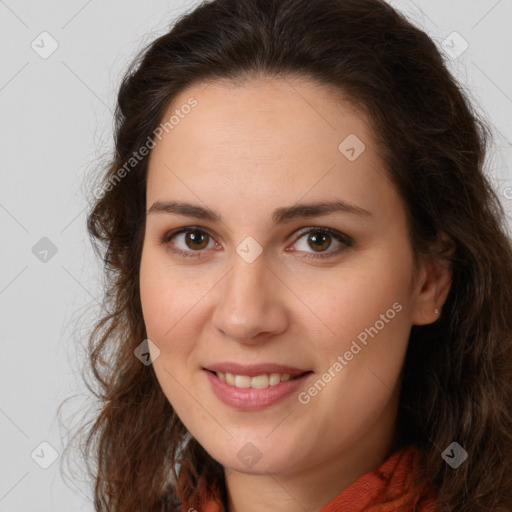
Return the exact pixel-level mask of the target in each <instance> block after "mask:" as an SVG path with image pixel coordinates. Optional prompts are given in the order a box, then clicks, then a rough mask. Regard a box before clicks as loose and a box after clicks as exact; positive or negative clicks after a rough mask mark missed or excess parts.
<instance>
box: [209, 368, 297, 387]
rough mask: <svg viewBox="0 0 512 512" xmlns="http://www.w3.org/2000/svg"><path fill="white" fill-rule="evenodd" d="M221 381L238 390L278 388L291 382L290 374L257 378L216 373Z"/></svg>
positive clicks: (274, 374) (275, 374) (273, 374)
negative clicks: (281, 383) (285, 382)
mask: <svg viewBox="0 0 512 512" xmlns="http://www.w3.org/2000/svg"><path fill="white" fill-rule="evenodd" d="M216 373H217V377H219V379H220V380H222V381H224V382H227V383H228V384H230V385H231V386H235V387H237V388H255V389H263V388H268V387H269V386H277V385H278V384H279V383H280V382H284V381H287V380H290V378H291V375H290V374H289V373H271V374H270V375H267V374H262V375H257V376H256V377H249V376H248V375H234V374H232V373H222V372H216Z"/></svg>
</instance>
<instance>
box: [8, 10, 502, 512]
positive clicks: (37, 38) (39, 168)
mask: <svg viewBox="0 0 512 512" xmlns="http://www.w3.org/2000/svg"><path fill="white" fill-rule="evenodd" d="M197 3H198V2H197V1H189V2H178V1H171V0H159V1H157V0H145V1H144V2H142V1H140V2H135V1H134V0H130V1H126V0H124V1H121V0H106V1H101V2H100V1H99V0H89V1H87V0H68V1H67V2H64V1H63V0H61V1H56V0H52V1H45V2H41V1H39V2H37V1H35V0H24V1H21V0H5V1H1V0H0V39H1V45H2V46H1V48H2V52H1V66H0V112H1V115H0V147H1V156H2V163H1V167H0V173H1V182H0V183H1V187H0V236H1V247H2V251H1V265H0V312H1V323H0V330H1V336H0V343H1V357H0V375H1V385H0V434H1V435H0V461H1V465H0V512H28V511H31V512H50V511H62V512H64V511H65V512H69V511H92V510H93V506H92V502H91V496H92V494H91V492H90V489H89V487H88V486H87V484H86V482H85V481H83V479H82V478H81V476H80V474H79V473H77V474H74V475H71V476H68V475H67V474H66V475H64V477H63V475H62V474H61V466H60V463H61V460H62V457H61V454H62V449H63V445H64V443H65V442H66V440H67V436H68V428H69V426H70V425H72V424H73V421H75V420H76V419H75V420H74V419H73V418H74V416H73V414H76V413H78V419H79V418H80V414H82V413H83V411H85V410H86V409H85V408H86V407H88V406H89V405H90V404H91V401H90V400H88V399H87V392H86V390H85V387H84V385H83V384H82V382H81V380H80V376H79V373H78V371H79V369H80V368H81V367H82V366H83V358H84V352H83V349H82V347H83V346H84V345H85V343H86V334H87V330H88V329H89V328H90V327H91V326H92V323H93V321H94V319H95V318H96V317H97V316H98V315H99V313H100V303H101V300H102V298H101V292H102V285H101V272H100V266H99V264H98V262H97V261H96V259H95V257H94V254H93V252H92V248H91V246H90V244H89V241H88V239H87V237H86V231H85V208H86V205H87V203H86V200H85V196H84V190H85V186H84V177H85V176H90V175H91V172H92V171H93V170H94V169H96V168H97V166H98V164H99V163H101V157H102V156H104V155H105V154H106V153H108V151H109V150H110V149H111V144H112V112H113V108H114V106H115V96H116V89H117V87H118V85H119V82H120V78H121V76H122V73H123V71H124V70H125V69H126V67H127V65H128V63H129V62H130V61H131V59H132V57H134V56H135V54H136V52H137V51H138V50H139V49H141V48H142V47H143V46H144V45H145V44H146V43H147V42H149V41H150V40H152V39H153V38H155V37H156V36H157V35H160V34H162V33H164V32H165V31H166V30H167V27H168V24H169V23H170V22H171V21H172V20H174V19H175V17H176V16H177V15H178V14H180V13H181V12H183V11H186V10H189V9H191V8H193V6H195V5H197ZM391 3H392V5H394V6H395V7H397V8H399V9H400V10H402V11H404V12H405V13H407V14H408V16H409V17H410V18H411V19H412V20H413V21H414V22H415V23H416V24H417V25H419V26H421V27H422V28H423V29H424V30H426V31H427V32H428V33H429V34H430V36H431V37H432V38H433V39H434V40H435V41H436V42H437V43H438V44H439V45H440V47H443V48H445V50H444V51H445V52H446V53H447V58H449V59H450V66H451V70H452V71H453V73H454V74H455V75H456V76H457V78H458V79H459V80H460V81H461V82H462V83H463V84H464V86H465V87H466V88H467V89H468V90H469V91H470V94H471V97H472V98H473V101H474V104H475V105H476V107H477V109H478V111H479V112H482V113H483V115H484V116H485V117H486V118H487V119H488V121H489V122H490V124H491V126H492V128H493V130H494V135H495V142H494V147H493V148H492V152H491V153H490V154H489V158H488V170H489V171H488V172H489V174H490V175H491V177H492V179H493V181H494V183H495V186H496V188H497V189H498V191H499V194H500V197H501V199H502V201H503V204H504V206H505V208H506V210H507V212H509V214H510V210H511V208H512V173H511V161H512V122H511V121H512V66H511V57H510V53H508V51H509V49H510V48H512V31H511V30H510V26H511V22H512V0H498V1H497V0H469V1H468V0H449V1H447V0H425V1H421V2H420V0H415V1H412V0H393V1H392V2H391ZM454 31H455V32H457V33H458V35H457V34H456V35H453V32H454ZM42 32H47V33H48V34H50V35H40V34H41V33H42ZM443 41H445V42H444V43H443ZM464 41H466V42H467V45H468V47H467V49H466V50H465V51H463V53H461V51H462V50H463V49H464V48H465V43H464ZM56 44H58V47H57V49H56V50H55V51H54V53H52V54H51V55H47V53H49V52H50V50H51V49H52V45H54V46H55V45H56ZM450 53H451V56H450ZM43 57H46V58H43ZM454 192H455V191H454ZM509 219H510V217H509ZM509 224H511V222H510V220H509ZM43 238H44V240H41V239H43ZM47 239H48V240H47ZM55 250H56V252H55ZM44 251H47V252H46V253H45V252H44ZM73 395H76V398H75V399H73V400H72V401H71V402H70V403H69V404H68V405H67V406H66V407H65V409H64V411H63V412H62V413H61V418H63V420H64V425H63V424H62V423H61V422H60V421H59V419H58V416H57V407H58V406H59V404H60V403H61V402H62V401H63V400H64V399H65V398H66V397H69V396H73ZM41 443H49V445H50V446H49V445H47V444H43V445H41ZM53 450H54V451H55V452H54V451H53ZM55 455H57V458H56V460H55V462H53V463H52V464H50V463H51V462H52V457H54V456H55ZM48 465H49V466H48ZM42 466H48V467H47V468H46V469H44V467H42Z"/></svg>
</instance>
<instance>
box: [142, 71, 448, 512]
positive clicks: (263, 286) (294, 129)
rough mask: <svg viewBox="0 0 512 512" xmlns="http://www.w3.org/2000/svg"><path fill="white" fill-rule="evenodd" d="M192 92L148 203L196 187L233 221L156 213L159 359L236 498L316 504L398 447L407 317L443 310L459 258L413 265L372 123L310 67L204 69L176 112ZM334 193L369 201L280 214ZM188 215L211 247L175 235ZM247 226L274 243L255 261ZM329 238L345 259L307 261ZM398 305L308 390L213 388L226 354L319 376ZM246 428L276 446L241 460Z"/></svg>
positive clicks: (262, 506)
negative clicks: (278, 218)
mask: <svg viewBox="0 0 512 512" xmlns="http://www.w3.org/2000/svg"><path fill="white" fill-rule="evenodd" d="M191 96H193V97H194V98H196V99H197V102H198V104H197V106H196V107H195V108H194V109H193V110H192V111H191V113H190V114H188V115H187V116H185V117H184V118H183V119H182V120H180V123H179V125H177V126H175V127H174V128H173V129H172V130H170V131H169V133H164V135H163V137H162V140H161V141H160V142H158V144H157V146H156V147H155V148H154V149H153V150H152V152H151V155H150V161H149V170H148V182H147V208H148V210H149V208H150V207H151V205H153V203H155V201H171V200H172V201H184V202H189V203H192V204H195V205H198V206H206V207H208V208H210V209H212V210H214V211H215V212H217V213H218V214H219V215H221V216H222V218H223V219H224V222H214V221H210V220H203V219H197V218H191V217H185V216H181V215H175V214H169V213H161V212H160V213H150V214H148V215H147V217H146V231H145V238H144V245H143V252H142V260H141V267H140V293H141V300H142V307H143V314H144V321H145V325H146V328H147V335H148V338H149V339H150V340H151V341H152V342H153V343H154V344H155V345H156V346H157V347H158V348H159V350H160V354H159V356H158V357H156V358H155V359H154V363H153V365H154V370H155V373H156V375H157V378H158V381H159V383H160V385H161V387H162V390H163V392H164V393H165V395H166V396H167V398H168V399H169V401H170V403H171V404H172V406H173V407H174V409H175V411H176V412H177V414H178V415H179V417H180V419H181V420H182V422H183V423H184V424H185V426H186V427H187V428H188V430H189V431H190V432H191V434H192V435H193V436H194V437H195V438H196V439H197V440H198V442H199V443H200V444H201V445H202V446H203V447H204V448H205V449H206V450H207V451H208V452H209V453H210V455H211V456H212V457H213V458H214V459H216V460H217V461H219V462H220V463H221V464H222V465H223V466H224V468H225V476H226V485H227V490H228V496H229V502H228V507H229V511H230V512H236V511H238V512H242V511H243V512H253V511H254V512H255V511H261V510H281V511H284V512H295V511H301V512H303V511H304V510H307V511H315V510H319V509H320V508H321V507H322V506H324V505H325V504H326V503H328V502H329V501H330V500H331V499H333V498H334V497H335V496H336V495H338V494H339V493H340V492H341V491H342V490H343V489H344V488H345V487H347V486H348V485H349V484H350V483H351V482H353V481H355V480H356V479H357V478H359V477H360V476H361V475H363V474H364V473H366V472H368V471H370V470H371V469H373V468H375V467H377V466H378V465H379V464H380V463H382V462H383V461H384V460H385V459H386V458H387V457H388V456H389V455H390V454H391V453H392V451H393V448H394V447H395V442H396V441H397V432H396V428H395V419H396V413H397V405H398V391H399V379H400V373H401V369H402V365H403V360H404V357H405V351H406V348H407V344H408V338H409V332H410V328H411V326H412V325H413V324H417V325H421V324H427V323H431V322H434V321H435V320H436V319H437V316H436V314H435V312H434V310H435V308H439V310H441V308H442V304H443V303H444V301H445V299H446V296H447V294H448V291H449V287H450V274H449V270H448V269H447V267H446V266H445V265H444V264H443V263H442V262H440V261H438V260H435V259H433V258H431V257H426V256H424V257H421V258H420V260H419V267H418V269H417V272H415V269H414V266H413V251H412V247H411V245H410V241H409V238H408V235H407V217H406V208H405V205H404V204H403V201H402V199H401V197H400V196H399V195H398V193H397V191H396V190H395V188H394V187H393V185H392V184H391V182H390V180H389V176H388V173H387V171H386V169H385V166H384V163H383V161H382V160H381V159H380V157H379V154H378V152H377V146H376V139H375V137H374V135H373V133H372V132H371V130H370V128H369V123H368V122H367V119H365V117H364V116H363V115H362V114H361V113H360V112H358V110H357V109H355V108H354V107H353V106H351V104H350V103H349V102H347V101H340V97H339V95H336V94H335V93H334V91H333V90H331V89H329V88H328V87H327V86H321V85H319V84H317V83H315V82H312V81H310V80H308V79H305V78H297V77H296V78H294V79H292V78H287V79H282V78H281V79H278V78H266V79H265V78H259V79H256V78H254V79H251V80H250V81H248V82H246V83H243V84H240V83H238V84H236V85H234V84H230V83H228V82H225V81H224V82H223V81H219V82H211V83H208V84H207V86H206V87H205V84H196V85H194V86H193V87H190V88H189V89H187V90H185V91H183V92H182V93H181V94H180V95H179V96H178V97H176V98H175V100H174V102H173V103H172V105H171V106H170V108H169V112H168V114H169V115H167V114H166V116H165V119H167V118H168V117H169V116H170V114H171V113H172V111H173V110H174V109H176V108H180V106H181V105H184V104H185V103H186V102H187V100H188V99H189V98H190V97H191ZM349 134H356V135H357V137H358V138H359V139H360V140H361V141H363V142H364V144H365V150H364V151H363V152H362V153H361V154H360V155H359V156H358V158H357V159H355V160H354V161H349V160H348V159H347V158H346V156H345V155H344V154H342V153H341V152H340V151H339V149H338V146H339V144H340V143H341V142H342V141H343V140H344V139H345V138H346V137H347V136H348V135H349ZM335 199H337V200H343V201H345V202H348V203H351V204H353V205H357V206H358V207H360V208H363V209H365V210H367V211H368V212H369V215H357V214H352V213H343V212H342V213H340V212H337V213H330V214H327V215H325V214H324V215H322V216H317V217H313V218H295V219H292V220H288V221H286V222H284V223H282V224H280V225H277V226H273V224H272V218H271V214H272V212H273V210H274V209H276V208H279V207H283V206H291V205H294V204H296V203H299V202H300V203H306V202H307V203H309V202H316V201H328V200H335ZM187 226H192V227H194V228H201V229H202V230H203V231H204V232H206V235H205V236H206V239H205V241H204V243H203V244H202V245H200V249H197V248H196V246H195V245H194V244H193V243H192V244H191V243H190V240H189V241H188V242H189V243H188V244H187V240H186V239H185V236H184V235H183V234H181V235H177V236H176V237H175V238H174V239H172V240H171V241H168V242H166V243H163V242H162V241H161V239H162V238H163V237H164V235H166V234H167V233H170V232H172V231H174V230H176V229H178V228H182V227H187ZM311 227H313V228H314V227H330V228H332V229H334V230H337V231H339V232H340V233H343V234H346V235H348V236H349V237H351V238H352V240H353V245H352V246H345V245H344V244H343V243H342V242H338V241H337V240H336V239H335V238H334V237H329V236H328V235H327V236H328V238H327V242H326V243H325V244H324V245H321V247H320V248H317V246H315V244H314V243H312V242H311V241H310V242H309V243H308V234H307V232H306V234H304V233H302V231H306V229H305V228H311ZM208 235H210V236H208ZM248 236H251V237H253V238H254V239H255V240H256V241H257V242H258V243H259V245H260V246H261V248H262V250H263V252H262V253H261V254H260V255H259V256H258V257H257V258H256V259H255V261H253V262H252V263H248V262H247V261H245V260H244V259H243V258H242V257H240V256H239V254H238V253H237V252H236V248H237V246H238V245H239V244H240V243H241V242H242V241H243V240H244V239H245V238H246V237H248ZM309 238H311V237H309ZM329 242H330V245H329ZM196 243H197V242H196ZM170 248H178V249H181V250H183V251H186V252H188V253H189V254H192V256H194V255H196V257H195V258H193V257H190V258H186V257H183V256H181V255H178V254H175V253H173V252H172V251H171V250H170ZM293 249H295V251H293ZM338 249H339V250H338ZM319 253H320V254H327V253H330V254H331V256H330V257H328V258H324V259H307V256H312V257H314V256H315V255H316V254H319ZM198 254H199V257H197V255H198ZM395 303H399V304H400V305H401V306H402V308H401V311H400V312H398V313H396V315H395V316H394V318H393V319H392V320H389V321H388V322H386V323H385V326H384V327H383V328H382V329H380V330H379V332H378V334H377V335H376V336H374V337H373V338H370V337H369V338H368V343H367V345H366V346H364V347H363V348H362V350H361V351H360V352H359V353H357V355H355V356H354V357H353V359H352V360H350V361H349V362H348V364H347V365H346V366H344V368H343V370H342V371H339V372H337V373H336V372H335V374H336V376H335V377H334V378H332V379H331V381H330V382H329V383H328V384H327V385H326V386H325V387H324V388H323V389H322V390H321V391H320V392H318V394H317V395H316V396H314V397H312V398H311V400H310V401H309V403H307V404H303V403H300V401H299V400H298V399H297V394H295V393H292V394H291V395H290V396H288V397H286V398H285V399H284V400H282V401H281V402H279V403H277V404H274V405H272V406H270V407H268V408H266V409H263V410H259V411H240V410H237V409H235V408H233V407H230V406H228V405H225V404H224V403H223V402H221V401H220V400H219V399H218V398H217V397H216V395H214V393H213V391H212V389H211V387H210V384H209V381H208V379H207V378H206V376H205V373H204V371H203V370H202V368H203V367H205V366H208V364H212V363H214V362H219V361H234V362H239V363H242V364H251V363H262V362H274V363H281V364H289V365H293V366H296V367H299V368H307V369H310V370H311V371H312V372H313V375H312V376H310V378H309V379H308V381H307V383H304V386H303V388H301V391H307V389H308V388H309V387H310V386H311V385H312V384H313V383H314V382H315V381H317V380H318V378H320V377H321V376H322V375H323V374H324V373H325V372H326V371H327V370H328V368H329V367H331V368H332V366H333V363H334V362H335V361H336V360H337V358H338V356H343V354H345V352H346V351H347V350H349V348H350V346H351V343H352V342H353V340H356V339H357V336H358V334H360V333H361V332H362V331H364V330H365V328H368V327H370V326H374V325H375V324H376V321H377V320H379V319H380V318H381V316H380V315H382V314H385V313H386V311H387V310H389V309H390V308H392V305H393V304H395ZM247 442H251V443H252V444H253V445H255V446H256V447H257V449H258V451H259V453H261V458H260V459H259V461H258V462H257V463H256V464H255V465H254V466H252V467H250V468H249V467H247V466H246V465H245V464H244V463H243V462H242V461H241V460H240V459H239V458H238V457H237V453H238V452H239V450H240V449H241V448H242V447H244V445H246V443H247Z"/></svg>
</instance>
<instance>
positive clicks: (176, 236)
mask: <svg viewBox="0 0 512 512" xmlns="http://www.w3.org/2000/svg"><path fill="white" fill-rule="evenodd" d="M160 241H161V243H162V244H163V245H165V246H166V248H167V249H168V250H169V251H171V252H173V253H176V254H179V255H181V256H185V257H186V258H197V257H200V256H201V253H203V252H205V251H203V249H206V248H208V244H209V243H210V242H212V243H213V242H214V240H213V238H212V237H211V236H210V235H209V234H208V233H207V232H206V231H204V230H202V229H197V228H190V227H189V228H182V229H179V230H177V231H174V232H172V233H168V234H166V235H164V237H163V238H162V239H161V240H160ZM213 245H214V244H213Z"/></svg>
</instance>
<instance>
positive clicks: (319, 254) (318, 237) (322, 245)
mask: <svg viewBox="0 0 512 512" xmlns="http://www.w3.org/2000/svg"><path fill="white" fill-rule="evenodd" d="M303 239H304V240H305V241H306V243H304V242H302V240H303ZM333 242H334V244H335V247H334V249H332V250H328V249H330V248H331V246H332V245H333ZM353 243H354V242H353V240H352V239H351V238H350V237H349V236H347V235H345V234H343V233H340V232H339V231H336V230H334V229H331V228H320V227H318V228H309V229H307V230H305V231H303V232H302V234H301V236H300V237H299V238H298V239H297V241H296V242H295V243H294V246H295V248H294V249H292V250H293V251H294V252H299V253H305V254H304V256H302V257H304V258H309V259H315V258H316V259H318V258H330V257H333V256H336V255H338V254H339V253H340V252H342V251H343V250H344V249H346V248H348V247H352V246H353ZM336 244H337V245H336Z"/></svg>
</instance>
